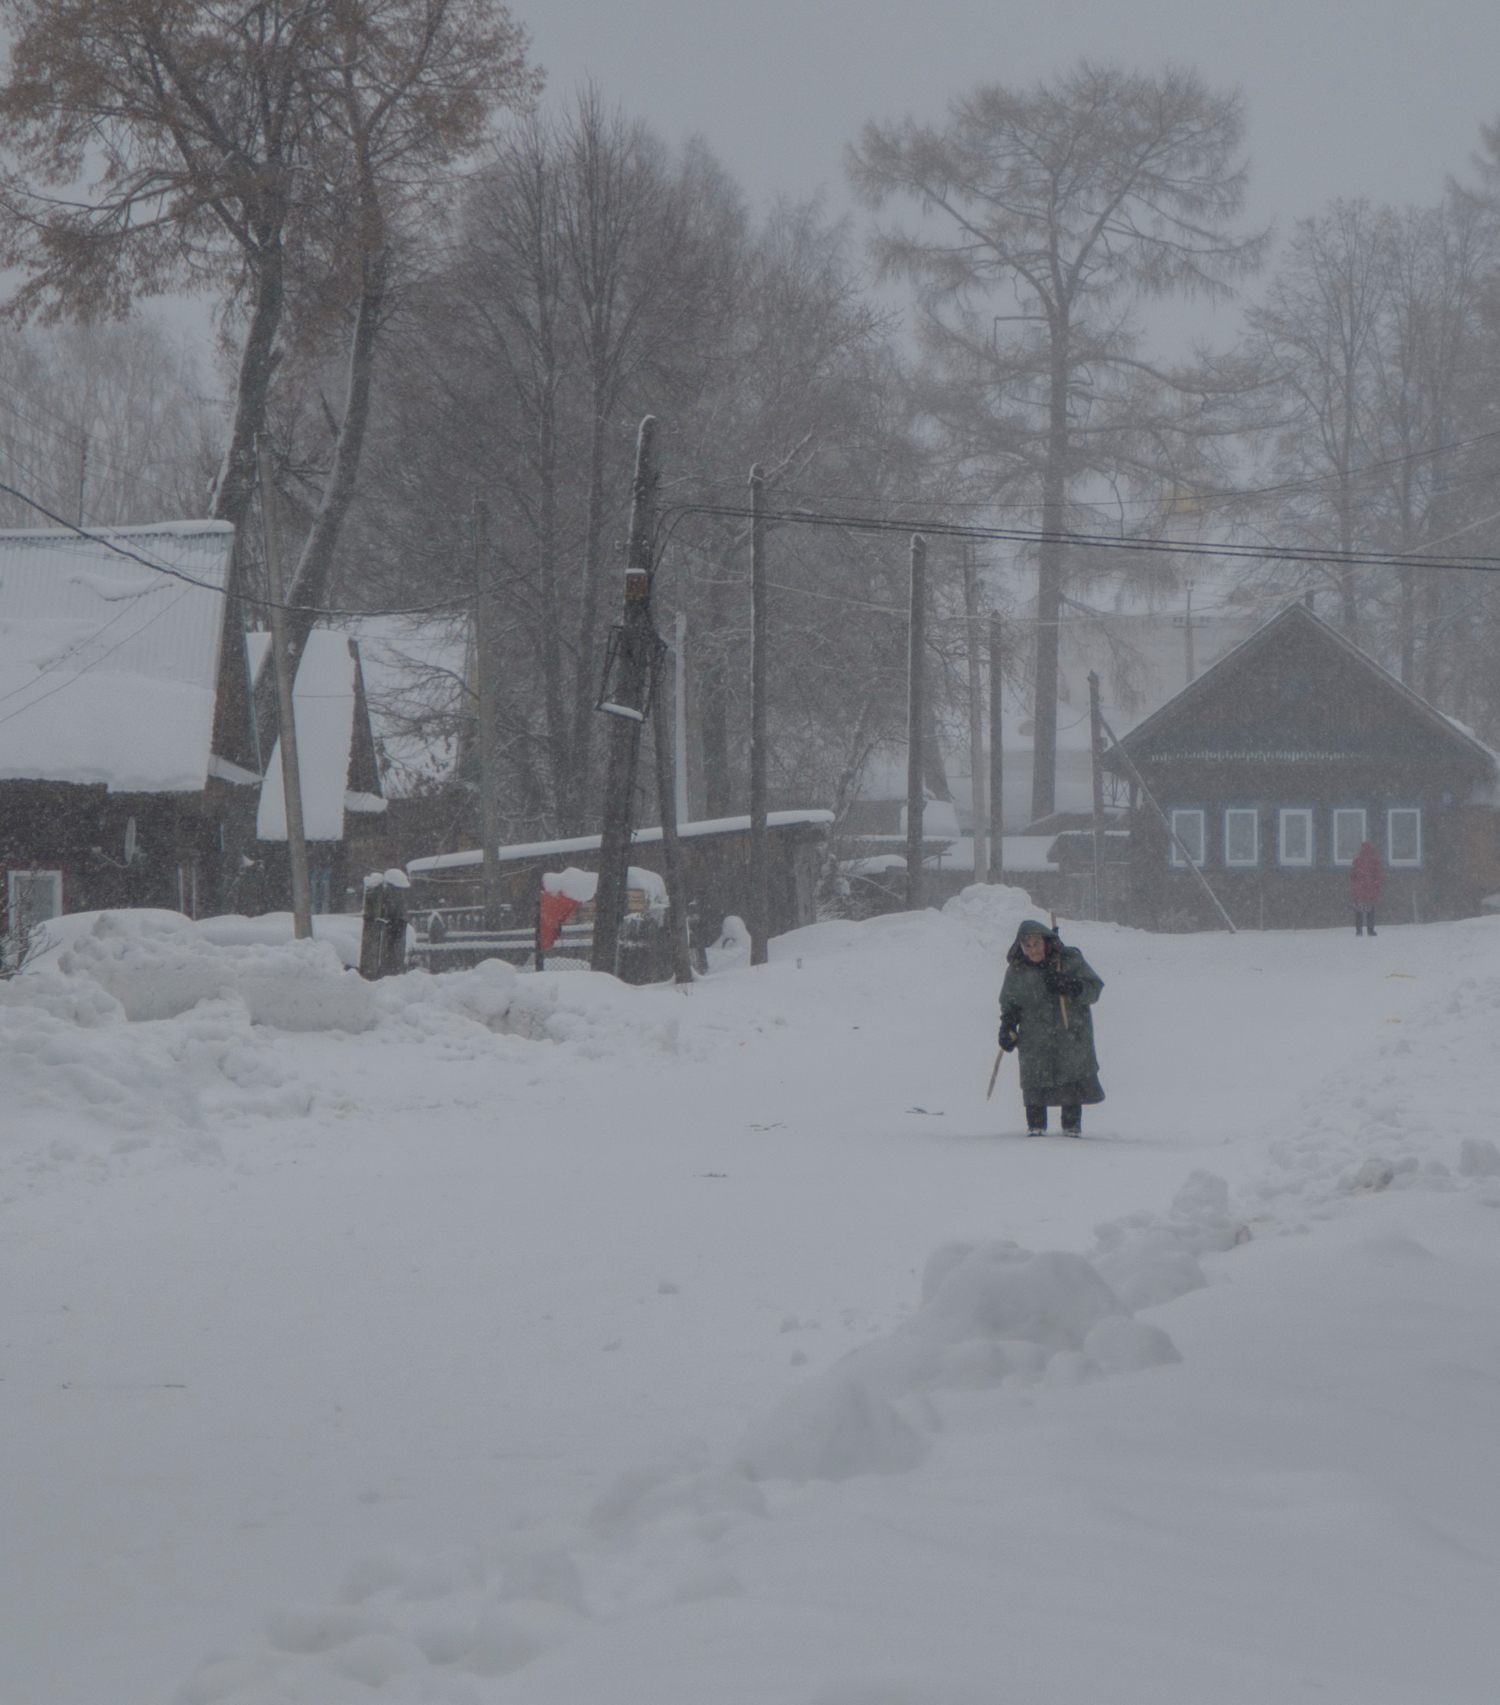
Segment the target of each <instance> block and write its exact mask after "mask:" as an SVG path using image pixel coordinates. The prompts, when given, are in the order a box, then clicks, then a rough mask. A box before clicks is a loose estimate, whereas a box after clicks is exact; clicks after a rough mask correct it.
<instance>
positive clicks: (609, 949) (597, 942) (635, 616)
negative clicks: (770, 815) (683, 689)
mask: <svg viewBox="0 0 1500 1705" xmlns="http://www.w3.org/2000/svg"><path fill="white" fill-rule="evenodd" d="M655 439H656V417H655V416H654V415H649V414H648V415H647V416H646V417H645V419H644V420H642V422H641V427H640V431H639V432H638V433H637V435H636V441H635V480H634V483H633V486H632V493H631V502H630V543H629V545H628V546H627V548H626V553H625V609H624V613H623V615H622V617H621V620H620V626H619V628H618V629H617V630H616V632H615V636H614V637H615V640H616V645H615V648H614V666H613V670H612V674H611V677H610V679H609V680H607V681H606V682H605V683H604V694H603V696H602V698H601V699H600V702H599V709H600V710H602V711H604V712H606V713H607V714H608V715H609V717H610V719H611V726H610V733H609V761H608V767H607V768H606V770H605V776H604V821H603V823H602V825H601V834H600V840H599V887H598V890H597V892H596V893H595V896H594V952H593V957H592V959H591V961H590V963H591V964H592V966H593V969H594V970H596V971H607V972H609V974H610V975H611V976H613V975H614V974H615V972H616V971H617V970H618V969H619V958H620V924H621V921H622V920H623V918H624V916H625V890H626V879H627V877H628V876H629V873H630V837H631V828H632V824H631V814H632V811H633V809H634V806H635V773H636V768H637V765H638V763H639V760H640V752H641V729H642V727H643V726H644V724H645V721H646V701H647V697H648V695H649V693H650V691H651V665H652V660H653V655H654V653H655V650H656V647H657V645H658V643H659V641H658V640H657V637H656V630H655V628H654V627H653V626H652V625H651V553H652V545H653V540H654V536H655V532H656V526H655V519H656V472H655V469H654V468H653V466H652V460H651V449H652V445H653V444H654V442H655Z"/></svg>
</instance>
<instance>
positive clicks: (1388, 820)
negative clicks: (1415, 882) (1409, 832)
mask: <svg viewBox="0 0 1500 1705" xmlns="http://www.w3.org/2000/svg"><path fill="white" fill-rule="evenodd" d="M1397 817H1415V818H1416V820H1417V856H1416V857H1415V858H1397V857H1396V851H1395V847H1394V846H1393V844H1392V842H1393V839H1394V835H1393V831H1394V829H1395V819H1396V818H1397ZM1385 862H1386V865H1387V867H1388V868H1389V869H1391V870H1416V869H1417V868H1418V867H1419V866H1420V865H1421V863H1422V807H1421V806H1420V805H1393V806H1391V807H1390V809H1389V810H1388V811H1387V812H1386V814H1385Z"/></svg>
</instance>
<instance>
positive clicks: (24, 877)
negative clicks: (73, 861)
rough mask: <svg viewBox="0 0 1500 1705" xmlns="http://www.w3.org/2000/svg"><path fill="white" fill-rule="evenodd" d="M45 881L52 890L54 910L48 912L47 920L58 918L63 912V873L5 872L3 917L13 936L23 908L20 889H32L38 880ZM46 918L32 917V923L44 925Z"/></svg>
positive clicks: (50, 871)
mask: <svg viewBox="0 0 1500 1705" xmlns="http://www.w3.org/2000/svg"><path fill="white" fill-rule="evenodd" d="M42 879H47V880H48V881H50V884H51V888H52V898H53V903H54V910H52V911H50V912H48V914H47V918H60V917H61V916H62V912H63V873H62V872H61V871H60V870H7V871H6V873H5V908H6V910H5V916H6V919H7V928H8V930H9V932H10V934H12V935H14V934H15V933H16V930H17V929H18V928H19V927H20V924H21V915H22V912H23V910H25V909H26V908H24V907H23V905H22V902H21V897H20V896H21V889H22V886H23V884H24V885H25V886H26V887H28V888H29V887H33V886H34V885H35V884H36V883H37V882H38V881H39V880H42ZM47 918H40V917H33V918H32V919H31V921H32V922H33V923H45V922H46V921H47Z"/></svg>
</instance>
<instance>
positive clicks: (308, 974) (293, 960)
mask: <svg viewBox="0 0 1500 1705" xmlns="http://www.w3.org/2000/svg"><path fill="white" fill-rule="evenodd" d="M168 915H170V914H168ZM55 965H56V968H57V971H58V972H59V973H60V974H61V975H62V976H64V977H69V978H72V977H80V978H88V979H90V980H91V981H93V982H94V983H96V984H98V985H99V987H100V988H102V989H104V990H105V991H106V993H108V994H110V995H112V996H113V997H114V998H115V999H116V1000H117V1001H119V1003H120V1005H121V1007H122V1009H123V1010H124V1013H125V1016H126V1018H128V1019H130V1020H132V1021H134V1022H140V1021H143V1020H149V1019H161V1018H175V1017H177V1016H178V1015H179V1014H181V1013H184V1012H188V1011H190V1010H191V1009H192V1008H193V1007H195V1006H197V1004H198V1003H199V1002H200V1001H205V1000H217V999H222V998H226V997H229V998H236V999H238V1000H240V1001H242V1002H243V1003H244V1005H245V1008H246V1010H247V1011H248V1013H249V1014H250V1019H251V1022H252V1023H256V1024H268V1025H274V1026H275V1027H276V1028H277V1029H279V1030H344V1031H360V1030H366V1029H368V1028H369V1026H370V1025H371V1024H372V1023H373V1022H374V1018H375V1002H374V995H373V992H372V990H371V988H370V985H369V984H368V983H366V982H364V981H363V980H362V979H361V978H360V977H359V976H358V974H357V973H355V972H352V971H348V970H346V969H345V968H344V965H343V962H342V960H341V959H340V957H339V955H338V953H337V952H336V951H335V949H334V948H333V947H332V946H331V945H330V944H329V943H328V942H326V941H316V940H314V941H297V942H288V943H286V944H285V945H284V946H280V947H221V946H217V945H215V944H214V943H213V942H211V941H207V940H205V939H204V938H203V936H202V935H201V934H200V932H199V931H198V930H197V929H196V928H195V927H194V926H193V924H192V923H191V922H190V921H189V920H188V919H186V918H174V921H173V922H172V923H171V924H167V923H164V922H162V921H161V919H160V917H159V916H158V915H155V914H153V915H151V916H147V917H144V918H142V917H135V918H132V917H130V916H129V915H128V914H122V913H117V912H101V913H100V914H99V915H98V916H97V918H96V919H95V920H94V924H93V927H92V928H91V929H90V930H89V931H88V933H87V934H86V935H82V936H79V937H78V938H77V939H76V940H75V941H74V942H73V944H72V945H71V946H69V947H65V948H63V949H62V950H61V951H60V952H59V953H58V954H57V956H56V959H55Z"/></svg>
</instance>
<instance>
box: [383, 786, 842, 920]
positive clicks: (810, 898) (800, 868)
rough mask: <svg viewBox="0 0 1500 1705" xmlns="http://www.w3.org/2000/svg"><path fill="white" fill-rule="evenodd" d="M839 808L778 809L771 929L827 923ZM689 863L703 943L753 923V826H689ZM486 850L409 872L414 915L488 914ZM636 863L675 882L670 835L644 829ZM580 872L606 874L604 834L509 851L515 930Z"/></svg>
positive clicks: (691, 907)
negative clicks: (561, 875) (828, 870)
mask: <svg viewBox="0 0 1500 1705" xmlns="http://www.w3.org/2000/svg"><path fill="white" fill-rule="evenodd" d="M832 822H833V813H832V812H831V811H772V812H770V813H769V814H768V816H767V818H766V826H767V836H766V840H767V847H768V852H769V864H770V869H769V877H770V902H771V909H770V920H769V921H770V930H771V934H772V935H781V934H784V933H785V932H786V931H787V930H791V929H797V928H799V927H800V926H802V925H803V924H810V923H812V922H814V920H815V919H816V917H817V892H818V880H819V877H820V876H821V874H822V864H823V857H824V850H825V846H826V842H827V837H828V828H829V825H830V824H831V823H832ZM678 833H679V835H680V836H681V838H682V863H683V872H684V878H685V880H686V883H687V903H688V915H689V919H690V922H691V924H692V929H693V939H694V941H695V943H697V944H699V945H702V944H703V943H705V942H709V941H712V940H714V939H715V938H716V937H717V936H718V934H719V932H720V931H721V930H722V928H723V924H724V919H725V918H726V917H727V916H729V915H731V914H736V915H739V916H741V917H743V916H744V914H745V911H746V909H747V907H748V904H749V900H748V896H749V871H750V819H749V818H748V817H720V818H713V819H710V820H708V821H704V822H698V823H684V824H683V825H682V826H681V828H680V829H679V830H678ZM481 862H482V855H481V854H480V852H479V851H478V849H477V848H475V849H473V850H471V851H467V852H454V853H439V854H437V855H435V856H433V857H431V858H416V859H412V860H411V861H410V862H409V863H408V864H407V866H406V871H407V875H408V876H410V878H411V882H412V912H413V915H414V916H416V915H418V914H420V913H422V912H425V911H430V910H432V909H435V908H437V909H444V910H453V909H471V910H476V911H477V910H482V906H483V894H482V892H481V882H480V865H481ZM630 862H631V864H633V865H636V866H638V867H639V868H641V869H643V870H650V871H654V872H655V873H656V874H657V875H658V876H663V875H665V861H664V859H663V857H662V844H661V830H660V829H659V828H648V829H637V830H636V831H635V834H634V835H633V837H632V839H631V843H630ZM568 865H572V866H574V867H575V868H577V869H579V870H591V871H596V870H597V869H598V868H599V837H598V836H597V835H579V836H575V837H573V838H571V839H568V840H558V841H533V842H528V843H526V844H524V845H517V846H509V847H501V848H500V870H501V877H502V882H503V885H504V899H505V904H506V906H507V907H508V908H509V915H508V917H507V919H506V922H507V924H509V925H512V926H514V927H517V928H521V929H529V928H531V927H532V925H533V923H534V921H535V917H536V906H537V897H538V895H539V894H540V892H541V882H542V876H543V874H544V873H546V872H548V871H560V870H562V869H564V868H565V867H567V866H568Z"/></svg>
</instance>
